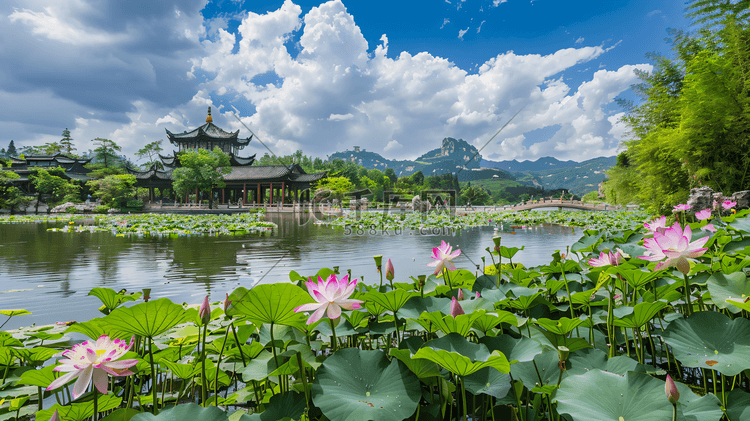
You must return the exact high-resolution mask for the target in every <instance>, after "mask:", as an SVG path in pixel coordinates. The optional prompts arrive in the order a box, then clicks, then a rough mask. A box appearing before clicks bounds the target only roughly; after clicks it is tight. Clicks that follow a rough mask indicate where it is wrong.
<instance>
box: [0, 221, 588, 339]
mask: <svg viewBox="0 0 750 421" xmlns="http://www.w3.org/2000/svg"><path fill="white" fill-rule="evenodd" d="M267 219H268V220H269V221H272V222H274V223H276V224H278V229H276V230H274V231H272V232H267V233H263V234H255V235H247V236H242V237H231V236H223V237H200V236H191V237H178V238H163V237H162V238H148V237H146V238H138V237H135V236H131V237H115V236H113V235H112V234H110V233H62V232H48V231H47V228H52V227H59V226H61V225H59V224H0V309H18V308H24V309H27V310H29V311H30V312H31V313H32V315H30V316H18V317H14V318H13V319H11V320H10V321H9V322H8V323H7V324H6V325H5V326H4V329H13V328H17V327H20V326H28V325H31V324H34V323H35V324H37V325H44V324H51V323H55V322H58V321H71V320H77V321H84V320H88V319H91V318H94V317H100V316H102V314H101V313H99V312H98V310H97V308H98V307H99V305H100V302H99V300H98V298H96V297H92V296H87V294H88V292H89V290H90V289H91V288H93V287H109V288H113V289H115V290H120V289H123V288H125V289H127V290H128V291H129V292H135V291H140V290H141V289H142V288H152V292H151V296H152V297H153V298H161V297H169V298H170V299H171V300H173V301H175V302H188V303H199V302H200V301H201V300H202V298H203V297H204V296H205V295H206V294H210V295H211V301H219V300H223V299H224V294H225V293H227V292H231V291H232V290H233V289H234V288H236V287H237V286H240V285H241V286H245V287H250V286H252V285H253V284H255V283H256V282H262V283H271V282H284V281H288V280H289V272H290V271H292V270H294V271H297V272H298V273H300V274H302V275H312V274H315V273H316V272H317V271H318V270H319V269H320V268H323V267H333V266H339V267H340V268H341V269H340V270H341V273H346V270H347V269H351V270H352V275H353V276H354V277H356V278H358V279H363V278H364V280H365V281H366V282H367V283H368V284H374V283H379V282H380V277H379V275H378V274H377V271H376V269H375V264H374V261H373V258H372V256H373V255H376V254H382V255H383V256H384V263H385V261H387V259H388V258H390V259H391V260H392V261H393V264H394V266H395V273H396V279H395V281H396V282H399V281H407V280H408V277H409V276H415V277H416V276H417V275H419V274H429V273H431V269H432V268H428V267H427V266H426V265H427V263H429V262H431V261H432V259H431V258H430V256H431V254H432V251H431V250H432V247H435V246H438V245H440V241H441V240H445V241H447V242H449V243H450V244H451V245H452V246H453V247H454V250H455V249H456V248H459V249H461V251H462V254H461V256H460V257H458V258H457V259H455V260H454V262H455V263H456V265H457V266H458V267H459V268H462V269H469V270H475V269H476V265H480V266H481V265H482V260H481V257H482V256H487V253H486V252H485V251H484V249H485V248H486V247H488V246H491V245H492V237H493V236H494V235H496V234H495V233H494V231H493V228H491V227H472V228H465V229H462V230H460V231H459V232H455V233H452V232H448V231H441V230H439V229H435V230H427V229H426V230H424V231H423V232H421V231H416V230H415V231H412V230H405V231H401V232H397V231H394V230H389V231H387V232H383V231H376V232H366V231H360V232H357V231H356V230H344V229H341V228H339V229H333V228H329V227H326V226H319V225H315V224H311V223H308V224H300V220H299V219H297V218H296V217H295V216H294V215H290V214H275V215H274V214H269V215H268V217H267ZM350 231H351V232H350ZM499 234H500V235H501V236H502V237H503V240H502V243H503V245H505V246H508V247H514V246H515V247H520V246H522V245H524V246H526V248H525V250H522V251H520V252H519V253H518V254H517V255H516V258H515V259H514V262H515V261H518V262H522V263H524V264H525V265H526V266H535V265H540V264H546V263H548V262H549V261H550V254H551V253H553V252H554V251H555V250H564V249H565V247H566V246H569V245H571V244H573V243H574V242H575V241H577V240H578V238H579V237H580V236H581V234H582V233H581V230H580V229H577V230H574V229H573V228H570V227H561V226H556V225H545V226H537V227H528V228H524V229H521V228H518V229H516V230H515V234H510V233H507V232H506V233H503V232H500V233H499ZM487 263H488V264H489V263H490V262H489V258H487ZM4 321H5V317H4V316H0V324H2V323H3V322H4Z"/></svg>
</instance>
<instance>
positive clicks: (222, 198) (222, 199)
mask: <svg viewBox="0 0 750 421" xmlns="http://www.w3.org/2000/svg"><path fill="white" fill-rule="evenodd" d="M224 190H226V189H221V204H222V205H223V204H224V203H225V201H224Z"/></svg>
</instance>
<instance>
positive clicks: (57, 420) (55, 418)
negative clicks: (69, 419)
mask: <svg viewBox="0 0 750 421" xmlns="http://www.w3.org/2000/svg"><path fill="white" fill-rule="evenodd" d="M49 421H60V414H58V413H57V410H55V413H54V414H52V418H50V419H49Z"/></svg>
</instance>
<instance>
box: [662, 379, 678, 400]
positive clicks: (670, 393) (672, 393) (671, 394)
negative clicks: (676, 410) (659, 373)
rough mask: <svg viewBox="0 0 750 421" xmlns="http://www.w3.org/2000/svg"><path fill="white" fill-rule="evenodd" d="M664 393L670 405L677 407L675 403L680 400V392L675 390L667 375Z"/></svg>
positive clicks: (675, 387)
mask: <svg viewBox="0 0 750 421" xmlns="http://www.w3.org/2000/svg"><path fill="white" fill-rule="evenodd" d="M664 392H666V394H667V399H669V402H670V403H671V404H672V405H677V401H678V400H680V391H679V390H677V385H676V384H675V382H674V380H672V378H671V377H669V374H667V384H666V385H665V386H664Z"/></svg>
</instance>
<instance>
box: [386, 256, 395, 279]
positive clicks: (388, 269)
mask: <svg viewBox="0 0 750 421" xmlns="http://www.w3.org/2000/svg"><path fill="white" fill-rule="evenodd" d="M393 275H394V271H393V263H391V259H388V261H387V262H386V263H385V279H387V280H389V281H392V280H393Z"/></svg>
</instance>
